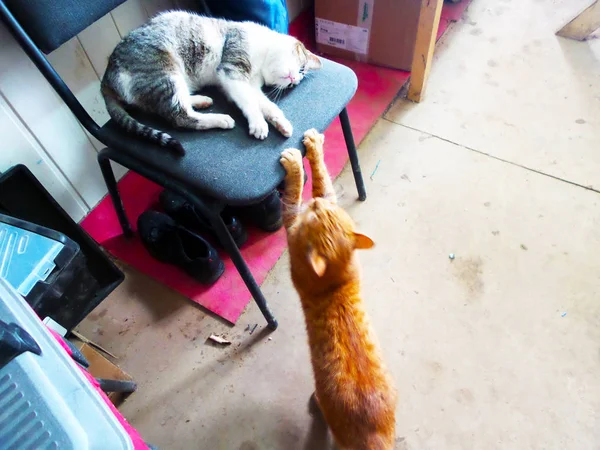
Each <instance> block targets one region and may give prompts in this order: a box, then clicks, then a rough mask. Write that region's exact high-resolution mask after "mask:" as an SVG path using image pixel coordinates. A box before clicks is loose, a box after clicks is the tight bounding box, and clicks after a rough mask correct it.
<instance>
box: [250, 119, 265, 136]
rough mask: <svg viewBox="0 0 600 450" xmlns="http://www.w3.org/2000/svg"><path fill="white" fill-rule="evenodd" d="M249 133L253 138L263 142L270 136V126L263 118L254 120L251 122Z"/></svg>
mask: <svg viewBox="0 0 600 450" xmlns="http://www.w3.org/2000/svg"><path fill="white" fill-rule="evenodd" d="M249 132H250V135H251V136H254V137H255V138H256V139H260V140H261V141H262V140H263V139H265V138H266V137H267V136H268V135H269V124H267V122H266V121H265V119H263V118H262V117H261V118H260V119H258V120H252V121H250V122H249Z"/></svg>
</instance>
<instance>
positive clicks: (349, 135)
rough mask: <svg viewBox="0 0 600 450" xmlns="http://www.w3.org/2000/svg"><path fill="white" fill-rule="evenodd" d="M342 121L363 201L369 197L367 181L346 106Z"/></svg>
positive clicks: (356, 181) (359, 194)
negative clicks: (359, 159) (361, 166)
mask: <svg viewBox="0 0 600 450" xmlns="http://www.w3.org/2000/svg"><path fill="white" fill-rule="evenodd" d="M340 122H341V123H342V131H343V132H344V140H345V141H346V147H347V148H348V156H349V157H350V164H351V165H352V173H354V182H355V183H356V190H357V191H358V199H359V200H360V201H361V202H364V201H365V200H366V199H367V190H366V189H365V182H364V181H363V177H362V172H361V170H360V162H359V161H358V153H357V152H356V145H355V144H354V136H353V135H352V126H351V125H350V117H348V110H347V109H346V108H344V109H342V112H341V113H340Z"/></svg>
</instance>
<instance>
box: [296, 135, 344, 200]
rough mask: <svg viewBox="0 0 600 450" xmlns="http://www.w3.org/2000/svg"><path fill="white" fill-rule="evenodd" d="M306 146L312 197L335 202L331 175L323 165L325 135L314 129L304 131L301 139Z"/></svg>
mask: <svg viewBox="0 0 600 450" xmlns="http://www.w3.org/2000/svg"><path fill="white" fill-rule="evenodd" d="M302 142H303V143H304V146H305V147H306V157H307V158H308V161H309V162H310V169H311V171H312V180H313V197H314V198H316V197H324V198H327V200H329V201H331V202H333V203H336V202H337V198H336V195H335V191H334V190H333V184H332V183H331V177H330V176H329V173H328V172H327V167H326V166H325V153H324V150H323V143H324V142H325V136H323V135H322V134H320V133H319V132H317V130H315V129H311V130H308V131H306V132H305V133H304V140H303V141H302Z"/></svg>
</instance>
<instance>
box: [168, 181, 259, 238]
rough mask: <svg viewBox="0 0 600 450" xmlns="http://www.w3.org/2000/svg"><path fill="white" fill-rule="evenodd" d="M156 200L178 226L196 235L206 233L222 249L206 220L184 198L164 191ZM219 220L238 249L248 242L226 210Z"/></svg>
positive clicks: (243, 230)
mask: <svg viewBox="0 0 600 450" xmlns="http://www.w3.org/2000/svg"><path fill="white" fill-rule="evenodd" d="M158 200H159V202H160V205H161V206H162V207H163V208H164V210H165V212H166V213H167V214H168V215H169V216H171V218H173V219H174V220H175V222H177V223H178V224H179V225H182V226H184V227H185V228H188V229H190V230H192V231H194V232H196V233H208V234H210V236H211V238H212V239H213V240H214V242H216V243H218V244H220V245H221V246H222V247H224V245H223V243H222V242H221V241H220V240H219V239H218V238H217V235H216V233H215V230H214V228H213V227H212V226H211V224H210V222H209V221H208V219H207V218H205V217H204V216H202V215H201V214H200V213H199V212H198V211H197V210H196V208H194V205H192V204H191V203H190V202H188V201H187V200H186V199H185V198H183V197H181V196H180V195H178V194H176V193H175V192H173V191H167V190H166V189H165V190H164V191H162V192H161V193H160V196H159V198H158ZM221 218H222V219H223V222H224V223H225V226H226V227H227V229H228V230H229V233H230V234H231V237H232V238H233V240H234V242H235V244H236V245H237V246H238V248H240V247H241V246H242V245H244V244H245V243H246V241H247V240H248V233H247V231H246V229H245V228H244V227H243V226H242V224H241V223H240V221H239V220H238V219H237V218H236V217H235V216H233V215H232V214H230V213H229V212H228V211H227V209H225V211H223V212H222V213H221Z"/></svg>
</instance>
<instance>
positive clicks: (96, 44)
mask: <svg viewBox="0 0 600 450" xmlns="http://www.w3.org/2000/svg"><path fill="white" fill-rule="evenodd" d="M78 38H79V42H80V43H81V46H82V47H83V50H84V51H85V54H86V55H87V57H88V58H89V60H90V62H91V63H92V66H93V68H94V70H95V72H96V74H97V75H98V78H99V79H102V77H103V76H104V71H105V70H106V65H107V64H108V57H109V56H110V54H111V53H112V51H113V50H114V49H115V47H116V46H117V44H118V43H119V42H120V41H121V35H120V34H119V31H118V30H117V26H116V25H115V22H114V21H113V18H112V16H111V15H110V14H107V15H106V16H104V17H102V18H100V19H99V20H97V21H96V22H94V23H93V24H91V25H90V26H89V27H87V28H86V29H85V30H83V31H82V32H81V33H79V35H78Z"/></svg>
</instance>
